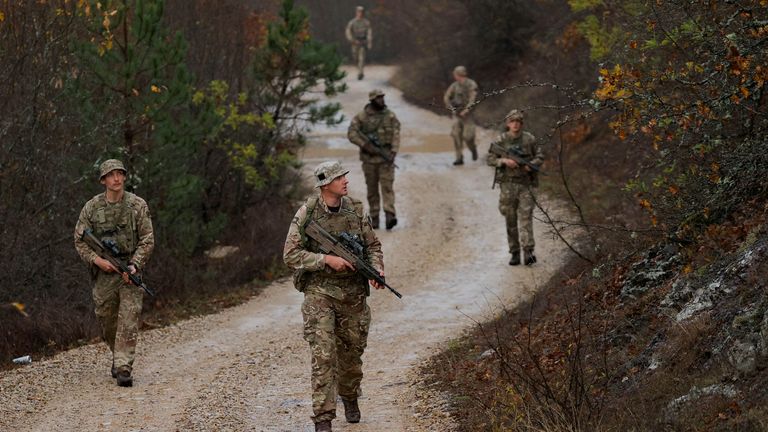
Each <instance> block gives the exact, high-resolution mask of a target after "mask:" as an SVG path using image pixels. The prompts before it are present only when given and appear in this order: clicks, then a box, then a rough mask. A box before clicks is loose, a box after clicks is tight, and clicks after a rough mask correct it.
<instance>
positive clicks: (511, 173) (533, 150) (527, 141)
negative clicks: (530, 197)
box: [487, 131, 544, 186]
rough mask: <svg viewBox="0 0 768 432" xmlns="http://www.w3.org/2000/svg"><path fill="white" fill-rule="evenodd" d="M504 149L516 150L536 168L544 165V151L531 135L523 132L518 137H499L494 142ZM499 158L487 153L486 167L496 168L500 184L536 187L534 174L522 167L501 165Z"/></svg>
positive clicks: (505, 135) (536, 177) (536, 181)
mask: <svg viewBox="0 0 768 432" xmlns="http://www.w3.org/2000/svg"><path fill="white" fill-rule="evenodd" d="M496 142H497V143H498V144H500V145H501V146H502V147H503V148H505V149H512V148H514V149H517V151H518V152H519V153H520V154H521V155H522V156H521V157H523V158H524V159H525V160H527V161H529V162H530V163H531V164H533V165H536V166H541V164H543V163H544V150H543V149H542V148H541V145H539V143H538V141H537V140H536V137H534V136H533V135H532V134H531V133H529V132H526V131H523V132H522V133H521V134H520V135H519V136H517V137H512V136H510V135H509V134H508V133H504V134H502V135H500V136H499V139H498V140H497V141H496ZM500 159H501V158H500V157H498V156H497V155H495V154H494V153H491V152H488V157H487V162H488V165H490V166H492V167H496V169H497V170H499V171H500V172H499V174H500V178H499V179H498V180H499V181H500V182H502V183H503V182H511V183H520V184H526V185H532V186H537V185H538V176H537V175H536V174H535V173H530V172H528V171H525V169H523V168H522V167H517V168H509V167H507V166H504V165H502V163H501V161H500Z"/></svg>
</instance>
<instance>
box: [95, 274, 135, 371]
mask: <svg viewBox="0 0 768 432" xmlns="http://www.w3.org/2000/svg"><path fill="white" fill-rule="evenodd" d="M142 299H143V291H142V290H141V289H140V288H137V287H135V286H133V285H129V284H126V283H125V282H124V281H123V278H122V277H121V276H120V275H118V274H116V273H104V272H102V271H99V272H98V275H97V277H96V285H94V287H93V302H94V304H95V305H96V308H95V312H96V318H97V319H98V320H99V323H100V324H101V336H102V338H103V339H104V341H105V342H106V343H107V345H109V349H110V350H112V359H113V360H114V364H115V367H116V368H117V369H127V370H129V371H130V370H132V368H133V359H134V357H135V354H136V338H137V336H138V334H139V317H140V315H141V302H142Z"/></svg>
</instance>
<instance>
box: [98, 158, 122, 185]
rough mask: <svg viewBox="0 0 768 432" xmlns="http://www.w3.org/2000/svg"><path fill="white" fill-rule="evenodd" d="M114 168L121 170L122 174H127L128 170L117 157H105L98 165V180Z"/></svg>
mask: <svg viewBox="0 0 768 432" xmlns="http://www.w3.org/2000/svg"><path fill="white" fill-rule="evenodd" d="M114 170H121V171H122V172H123V174H128V170H126V169H125V165H123V163H122V162H121V161H119V160H117V159H107V160H105V161H104V162H102V163H101V165H100V166H99V180H101V179H102V178H104V176H105V175H107V174H109V173H110V172H112V171H114Z"/></svg>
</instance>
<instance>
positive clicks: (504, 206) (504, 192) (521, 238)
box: [499, 182, 536, 253]
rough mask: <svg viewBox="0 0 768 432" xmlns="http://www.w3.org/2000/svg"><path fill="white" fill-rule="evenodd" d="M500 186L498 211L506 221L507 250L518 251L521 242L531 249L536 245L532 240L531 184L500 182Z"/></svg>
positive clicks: (532, 198) (532, 189) (532, 191)
mask: <svg viewBox="0 0 768 432" xmlns="http://www.w3.org/2000/svg"><path fill="white" fill-rule="evenodd" d="M500 186H501V193H500V194H499V211H500V212H501V214H502V215H504V217H505V218H506V222H507V242H508V243H509V252H510V253H514V252H520V245H521V243H522V246H523V249H525V250H533V248H534V246H536V244H535V242H534V240H533V208H534V206H535V205H536V203H535V196H534V188H533V186H531V185H527V184H520V183H512V182H502V183H500ZM518 227H519V229H518Z"/></svg>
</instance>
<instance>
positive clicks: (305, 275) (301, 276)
mask: <svg viewBox="0 0 768 432" xmlns="http://www.w3.org/2000/svg"><path fill="white" fill-rule="evenodd" d="M308 283H309V272H307V271H304V270H296V271H295V272H293V286H294V288H296V290H297V291H299V292H304V290H306V289H307V284H308Z"/></svg>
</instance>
